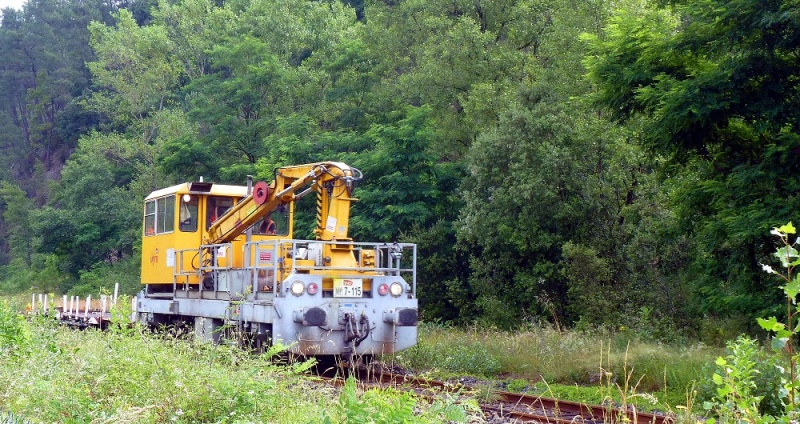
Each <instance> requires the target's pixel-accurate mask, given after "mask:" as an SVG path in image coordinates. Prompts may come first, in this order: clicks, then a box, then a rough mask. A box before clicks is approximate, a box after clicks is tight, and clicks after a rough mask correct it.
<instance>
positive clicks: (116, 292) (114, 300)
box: [111, 283, 119, 306]
mask: <svg viewBox="0 0 800 424" xmlns="http://www.w3.org/2000/svg"><path fill="white" fill-rule="evenodd" d="M117 295H119V283H114V299H112V300H111V304H113V305H114V306H117Z"/></svg>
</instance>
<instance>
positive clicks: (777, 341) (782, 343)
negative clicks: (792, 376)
mask: <svg viewBox="0 0 800 424" xmlns="http://www.w3.org/2000/svg"><path fill="white" fill-rule="evenodd" d="M788 341H789V339H788V338H784V337H781V338H778V337H776V338H774V339H772V344H771V347H772V350H775V351H780V350H783V349H784V348H786V342H788Z"/></svg>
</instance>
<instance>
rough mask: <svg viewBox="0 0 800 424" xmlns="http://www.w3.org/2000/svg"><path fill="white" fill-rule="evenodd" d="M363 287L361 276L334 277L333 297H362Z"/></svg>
mask: <svg viewBox="0 0 800 424" xmlns="http://www.w3.org/2000/svg"><path fill="white" fill-rule="evenodd" d="M362 287H363V284H362V281H361V279H360V278H334V279H333V297H361V290H362Z"/></svg>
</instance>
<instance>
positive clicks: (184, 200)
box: [178, 194, 198, 233]
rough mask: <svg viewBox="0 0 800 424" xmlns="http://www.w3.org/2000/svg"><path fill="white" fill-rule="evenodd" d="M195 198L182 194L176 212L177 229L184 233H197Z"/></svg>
mask: <svg viewBox="0 0 800 424" xmlns="http://www.w3.org/2000/svg"><path fill="white" fill-rule="evenodd" d="M197 218H198V215H197V196H191V195H189V194H184V195H183V196H182V197H181V206H180V209H179V211H178V227H179V228H180V230H181V231H183V232H185V233H193V232H195V231H197V221H198V219H197Z"/></svg>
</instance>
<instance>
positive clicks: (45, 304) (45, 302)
mask: <svg viewBox="0 0 800 424" xmlns="http://www.w3.org/2000/svg"><path fill="white" fill-rule="evenodd" d="M44 313H47V295H44Z"/></svg>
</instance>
